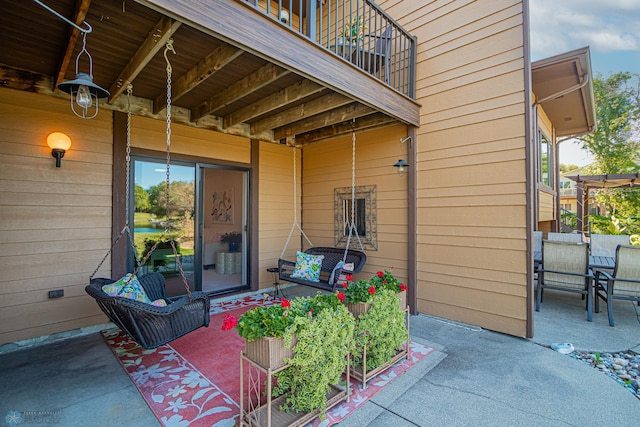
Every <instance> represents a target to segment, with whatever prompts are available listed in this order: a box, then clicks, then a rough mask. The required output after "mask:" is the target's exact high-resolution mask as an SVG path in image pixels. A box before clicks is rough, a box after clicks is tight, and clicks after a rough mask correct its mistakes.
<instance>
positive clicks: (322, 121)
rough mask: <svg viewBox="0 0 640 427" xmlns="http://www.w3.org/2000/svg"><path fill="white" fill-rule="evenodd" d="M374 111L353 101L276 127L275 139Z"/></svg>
mask: <svg viewBox="0 0 640 427" xmlns="http://www.w3.org/2000/svg"><path fill="white" fill-rule="evenodd" d="M373 112H375V110H374V109H373V108H371V107H367V106H366V105H362V104H358V103H357V102H353V103H352V104H350V105H346V106H344V107H342V108H334V109H332V110H331V111H328V112H327V114H318V115H315V116H311V117H308V118H306V119H303V120H299V121H297V122H295V123H292V124H290V125H287V126H282V127H279V128H277V129H274V131H273V139H274V140H276V141H278V140H281V139H283V138H286V137H289V136H294V135H297V134H300V133H306V132H310V131H312V130H314V129H319V128H323V127H325V126H331V125H334V124H337V123H340V122H344V121H345V120H351V119H355V118H358V117H363V116H367V115H369V114H371V113H373ZM252 133H253V127H252Z"/></svg>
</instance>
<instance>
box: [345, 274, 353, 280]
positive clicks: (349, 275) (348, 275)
mask: <svg viewBox="0 0 640 427" xmlns="http://www.w3.org/2000/svg"><path fill="white" fill-rule="evenodd" d="M345 278H346V279H347V281H349V282H352V281H353V274H347V275H346V276H345Z"/></svg>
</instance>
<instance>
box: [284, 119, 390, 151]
mask: <svg viewBox="0 0 640 427" xmlns="http://www.w3.org/2000/svg"><path fill="white" fill-rule="evenodd" d="M397 123H398V122H397V121H396V120H394V119H392V118H391V117H389V116H385V115H384V114H381V113H374V114H370V115H368V116H364V117H360V118H357V119H356V121H355V123H353V122H342V123H338V124H335V125H331V126H327V127H323V128H320V129H316V130H312V131H310V132H306V133H301V134H298V135H296V144H308V143H310V142H317V141H321V140H323V139H329V138H334V137H336V136H340V135H346V134H348V133H351V132H352V131H356V132H361V131H363V130H368V129H374V128H380V127H384V126H390V125H395V124H397Z"/></svg>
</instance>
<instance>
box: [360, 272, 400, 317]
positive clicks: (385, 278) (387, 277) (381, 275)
mask: <svg viewBox="0 0 640 427" xmlns="http://www.w3.org/2000/svg"><path fill="white" fill-rule="evenodd" d="M369 283H371V284H372V285H373V286H374V287H375V288H376V289H389V290H390V291H392V292H394V293H395V294H396V296H397V297H398V298H400V308H402V309H403V310H404V309H406V307H407V285H405V284H404V283H402V282H400V280H398V279H397V278H396V277H395V276H394V275H393V274H392V273H391V272H390V271H389V270H384V271H378V272H377V273H376V274H375V276H373V277H372V278H371V280H369Z"/></svg>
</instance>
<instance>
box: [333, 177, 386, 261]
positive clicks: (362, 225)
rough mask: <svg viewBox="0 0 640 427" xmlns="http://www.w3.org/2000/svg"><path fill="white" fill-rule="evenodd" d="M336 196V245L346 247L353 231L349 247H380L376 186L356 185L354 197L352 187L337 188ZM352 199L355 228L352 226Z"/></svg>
mask: <svg viewBox="0 0 640 427" xmlns="http://www.w3.org/2000/svg"><path fill="white" fill-rule="evenodd" d="M334 194H335V197H334V225H335V226H334V234H335V246H336V247H345V246H346V245H347V240H348V239H349V230H350V229H352V231H351V241H350V242H349V247H350V248H352V249H362V248H361V247H360V243H358V240H359V241H360V242H361V243H362V246H364V249H374V250H377V249H378V221H377V208H376V186H375V185H365V186H358V187H355V193H354V197H353V198H352V195H351V187H341V188H336V189H335V193H334ZM352 200H353V204H354V207H355V209H354V210H353V228H352V227H351V224H352V221H351V215H352V210H351V206H352Z"/></svg>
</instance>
